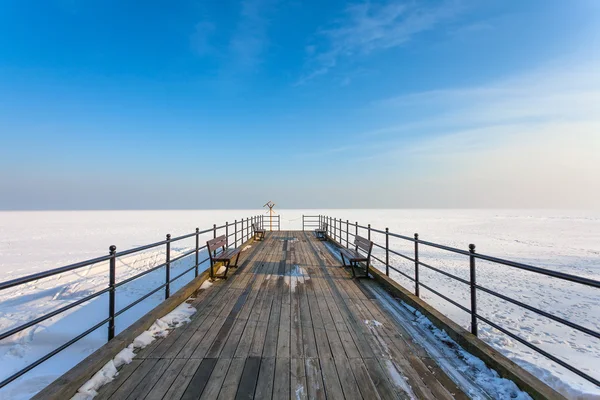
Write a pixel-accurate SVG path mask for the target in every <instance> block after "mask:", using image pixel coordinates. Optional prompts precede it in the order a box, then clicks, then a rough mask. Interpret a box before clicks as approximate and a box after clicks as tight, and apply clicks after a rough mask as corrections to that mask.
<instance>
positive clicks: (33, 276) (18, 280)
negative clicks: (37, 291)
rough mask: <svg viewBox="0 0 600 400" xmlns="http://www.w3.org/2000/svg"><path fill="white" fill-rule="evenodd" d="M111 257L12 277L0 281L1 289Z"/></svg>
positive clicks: (107, 256) (108, 256)
mask: <svg viewBox="0 0 600 400" xmlns="http://www.w3.org/2000/svg"><path fill="white" fill-rule="evenodd" d="M110 257H111V256H110V255H106V256H102V257H97V258H92V259H90V260H86V261H81V262H78V263H75V264H70V265H66V266H64V267H60V268H55V269H51V270H48V271H44V272H38V273H36V274H31V275H26V276H23V277H21V278H16V279H12V280H10V281H6V282H2V283H0V290H4V289H9V288H11V287H13V286H19V285H23V284H25V283H29V282H32V281H37V280H38V279H43V278H48V277H50V276H53V275H58V274H62V273H64V272H69V271H72V270H74V269H79V268H82V267H87V266H88V265H93V264H97V263H99V262H104V261H108V260H109V259H110Z"/></svg>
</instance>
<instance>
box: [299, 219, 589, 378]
mask: <svg viewBox="0 0 600 400" xmlns="http://www.w3.org/2000/svg"><path fill="white" fill-rule="evenodd" d="M317 217H318V223H317V224H318V227H322V228H323V227H325V223H327V230H328V237H329V239H331V240H332V241H334V242H336V243H337V244H338V245H340V246H342V247H343V246H346V247H350V246H352V245H353V244H352V240H351V239H350V237H352V238H353V237H355V236H357V235H359V233H360V234H361V236H363V237H366V238H368V239H369V240H371V241H373V246H374V247H376V248H379V249H380V250H381V252H384V254H385V259H383V260H382V259H381V258H380V257H377V256H376V255H373V254H372V255H371V257H372V258H374V259H375V260H377V261H378V262H379V263H381V264H382V265H383V266H385V274H386V275H387V276H388V277H389V275H390V270H393V271H395V272H397V273H398V274H400V275H401V276H403V277H404V278H406V279H408V280H409V281H412V282H413V283H414V294H415V295H416V296H418V297H419V296H420V290H419V289H420V287H423V288H425V289H427V290H429V291H430V292H431V293H433V294H435V295H436V296H438V297H440V298H442V299H443V300H445V301H447V302H449V303H450V304H452V305H454V306H456V307H458V308H459V309H460V310H462V311H464V312H466V313H468V314H469V315H470V318H471V323H470V329H471V333H473V334H474V335H475V336H477V333H478V327H477V324H478V321H481V322H484V323H486V324H488V325H490V326H491V327H493V328H495V329H497V330H498V331H500V332H502V333H503V334H505V335H507V336H509V337H510V338H512V339H514V340H516V341H517V342H519V343H521V344H523V345H525V346H527V347H529V348H530V349H532V350H534V351H536V352H538V353H540V354H542V355H543V356H545V357H547V358H548V359H550V360H552V361H554V362H555V363H557V364H559V365H560V366H562V367H564V368H566V369H568V370H569V371H571V372H573V373H575V374H577V375H579V376H580V377H582V378H584V379H586V380H588V381H589V382H592V383H594V384H595V385H597V386H600V380H599V379H598V378H595V377H593V376H591V375H589V374H587V373H585V372H583V371H582V370H580V369H578V368H577V367H575V366H573V365H571V364H569V363H567V362H565V361H563V360H561V359H560V358H558V357H556V356H554V355H552V354H550V353H549V352H547V351H545V350H543V349H541V348H540V347H538V346H536V345H535V344H533V343H531V342H529V341H528V340H526V339H524V338H522V337H521V336H519V335H517V334H515V333H513V332H511V331H510V330H508V329H507V328H506V327H504V326H501V325H499V324H497V323H495V322H493V321H491V320H490V319H489V318H486V317H485V316H483V315H481V314H480V313H479V312H478V310H477V294H478V293H479V292H483V293H486V294H488V295H491V296H494V297H496V298H499V299H501V300H503V301H506V302H509V303H511V304H514V305H516V306H519V307H521V308H524V309H526V310H528V311H531V312H534V313H536V314H538V315H541V316H543V317H545V318H548V319H550V320H552V321H554V322H557V323H558V324H561V325H564V326H567V327H569V328H572V329H574V330H576V331H579V332H582V333H584V334H586V335H590V336H592V337H594V338H596V339H600V332H598V331H595V330H593V329H590V328H587V327H585V326H582V325H579V324H577V323H574V322H571V321H568V320H566V319H564V318H561V317H559V316H557V315H554V314H552V313H549V312H547V311H543V310H540V309H538V308H537V307H533V306H531V305H529V304H525V303H523V302H521V301H519V300H517V299H514V298H512V297H510V296H508V295H506V294H502V293H498V292H497V291H495V290H492V289H490V288H487V287H485V286H482V285H481V284H480V283H478V282H477V266H476V260H478V259H479V260H484V261H487V262H490V263H494V264H500V265H504V266H508V267H512V268H516V269H519V270H524V271H529V272H533V273H536V274H540V275H544V276H549V277H553V278H557V279H560V280H563V281H568V282H573V283H577V284H580V285H585V286H588V287H592V288H596V289H599V288H600V281H597V280H593V279H589V278H585V277H581V276H576V275H571V274H566V273H562V272H558V271H552V270H548V269H544V268H540V267H535V266H532V265H527V264H522V263H518V262H514V261H510V260H505V259H501V258H497V257H491V256H487V255H484V254H480V253H476V252H475V245H474V244H470V245H469V248H468V250H462V249H457V248H454V247H449V246H444V245H441V244H437V243H433V242H428V241H425V240H421V239H419V235H418V234H417V233H415V234H414V236H413V237H409V236H404V235H399V234H396V233H392V232H390V231H389V229H388V228H385V230H381V229H375V228H372V227H371V225H370V224H369V225H366V226H364V225H360V224H359V223H358V222H354V223H350V221H349V220H342V219H339V218H332V217H329V216H325V215H319V216H317ZM314 219H315V216H306V217H305V218H303V226H302V229H303V230H304V229H305V228H309V227H311V228H312V227H313V226H314ZM309 221H310V222H309ZM315 228H316V227H315ZM351 230H352V231H354V232H350V231H351ZM373 233H376V234H380V235H385V244H381V243H377V242H376V241H375V240H373V239H372V234H373ZM390 238H396V239H401V240H404V241H407V242H413V243H414V253H413V254H411V256H412V257H411V256H408V255H406V254H402V253H401V252H399V251H396V250H393V249H391V248H390ZM420 246H427V247H431V248H435V249H438V250H442V251H445V252H450V253H453V254H458V255H461V256H465V257H467V258H468V260H469V261H468V268H469V270H468V272H469V278H468V279H464V278H461V277H459V276H456V275H454V274H451V273H449V272H446V271H443V270H441V269H440V268H436V267H434V266H432V265H429V264H427V263H424V262H422V261H421V260H420V259H419V250H420ZM390 253H391V254H394V255H397V256H398V257H400V258H402V259H404V260H407V261H409V262H411V264H412V265H414V273H413V275H412V276H411V275H409V274H407V273H405V272H403V271H401V270H399V269H397V268H395V267H394V266H392V265H390V261H389V259H390V258H389V256H390ZM420 267H424V268H426V269H428V270H431V271H434V272H436V273H438V274H441V275H443V276H445V277H448V278H450V279H452V280H455V281H457V282H460V283H462V284H464V285H467V286H468V288H469V293H470V294H469V297H470V307H465V306H463V305H462V304H460V303H458V302H457V301H455V300H453V299H451V298H450V297H448V296H449V295H446V294H444V293H441V292H440V291H438V290H436V289H434V288H432V287H431V286H430V285H429V284H426V283H424V282H423V281H422V279H421V278H420V277H419V270H420ZM599 294H600V292H599Z"/></svg>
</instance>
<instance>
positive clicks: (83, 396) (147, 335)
mask: <svg viewBox="0 0 600 400" xmlns="http://www.w3.org/2000/svg"><path fill="white" fill-rule="evenodd" d="M195 312H196V309H195V308H194V307H192V306H191V305H189V304H188V303H182V304H180V305H179V306H178V307H177V308H175V309H174V310H173V311H171V312H170V313H169V314H167V315H165V316H164V317H162V318H159V319H157V320H156V321H155V322H154V324H152V326H151V327H150V328H149V329H148V330H146V331H144V332H142V334H141V335H139V336H138V337H136V338H135V339H134V340H133V343H131V344H130V345H129V346H127V347H126V348H125V349H123V350H121V352H119V354H117V355H116V356H115V357H114V358H113V359H112V360H110V361H109V362H107V363H106V364H105V365H104V367H102V369H100V371H98V372H97V373H96V374H95V375H94V376H93V377H92V378H91V379H90V380H89V381H87V382H86V383H84V384H83V385H82V386H81V387H80V388H79V390H78V391H77V393H76V394H75V396H73V397H72V398H71V400H91V399H93V398H94V397H95V396H97V395H98V390H99V389H100V388H101V387H102V386H104V385H106V384H107V383H110V382H112V381H113V379H115V377H116V376H117V375H118V371H117V368H119V367H121V366H123V365H125V364H129V363H131V362H132V361H133V358H134V357H135V350H141V349H143V348H145V347H147V346H149V345H150V344H152V342H154V341H155V340H156V339H158V338H164V337H166V336H167V335H168V334H169V333H170V332H171V330H173V329H175V328H177V327H179V326H181V325H183V324H185V323H188V322H190V317H191V316H192V315H193V314H194V313H195Z"/></svg>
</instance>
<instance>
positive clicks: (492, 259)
mask: <svg viewBox="0 0 600 400" xmlns="http://www.w3.org/2000/svg"><path fill="white" fill-rule="evenodd" d="M358 227H359V228H364V229H368V228H367V227H365V226H362V225H358ZM371 232H377V233H382V234H385V233H386V232H385V231H381V230H378V229H375V228H371ZM388 234H389V235H390V236H393V237H397V238H400V239H404V240H408V241H410V242H415V239H414V238H411V237H408V236H403V235H398V234H396V233H392V232H388ZM417 242H418V243H419V244H423V245H426V246H430V247H435V248H438V249H440V250H446V251H450V252H453V253H457V254H461V255H464V256H467V257H470V256H474V257H475V258H478V259H480V260H485V261H490V262H493V263H497V264H503V265H507V266H509V267H514V268H518V269H523V270H527V271H530V272H535V273H538V274H542V275H546V276H551V277H554V278H559V279H564V280H567V281H570V282H575V283H580V284H582V285H587V286H592V287H595V288H600V281H597V280H594V279H589V278H584V277H581V276H577V275H571V274H566V273H564V272H558V271H552V270H549V269H546V268H540V267H535V266H533V265H528V264H523V263H518V262H515V261H510V260H505V259H502V258H498V257H492V256H488V255H485V254H481V253H473V254H471V252H469V251H466V250H461V249H457V248H455V247H450V246H444V245H441V244H437V243H433V242H428V241H426V240H417ZM374 244H377V243H375V242H374ZM378 246H379V247H381V248H384V247H382V246H381V245H378Z"/></svg>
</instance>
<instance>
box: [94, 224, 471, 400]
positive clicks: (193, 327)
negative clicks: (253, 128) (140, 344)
mask: <svg viewBox="0 0 600 400" xmlns="http://www.w3.org/2000/svg"><path fill="white" fill-rule="evenodd" d="M192 304H193V305H194V306H195V307H196V308H197V310H198V312H197V313H196V314H195V315H194V316H193V318H192V322H191V323H189V324H187V325H185V326H183V327H180V328H177V329H175V330H174V331H172V332H171V333H170V335H169V336H167V337H166V338H165V339H161V340H157V341H155V342H154V343H153V344H152V345H151V346H149V347H148V348H146V349H144V350H143V351H141V352H140V353H139V354H137V356H136V358H135V360H134V361H133V362H132V363H131V364H129V365H126V366H125V367H123V369H122V370H121V371H120V373H119V375H118V377H117V378H116V379H115V381H113V382H111V383H110V384H108V385H106V386H104V387H103V388H102V389H101V390H100V393H99V396H98V397H96V398H97V399H109V398H110V399H141V398H146V399H197V398H202V399H217V398H218V399H232V398H244V399H245V398H248V399H250V398H256V399H269V398H276V399H289V398H298V399H304V398H310V399H313V398H316V399H325V398H328V399H343V398H347V399H361V398H364V399H377V398H381V399H396V398H400V399H405V398H409V397H414V396H416V397H417V398H422V399H446V398H458V399H460V398H467V396H466V395H465V394H464V393H462V392H461V390H460V389H459V388H458V387H457V386H456V385H455V384H454V383H453V382H452V381H451V380H450V379H449V378H448V377H447V376H446V374H445V373H444V372H443V371H442V370H441V369H440V368H439V367H438V366H437V364H436V363H435V361H434V360H432V359H431V358H429V357H428V356H427V353H426V352H425V351H424V349H423V348H421V347H420V345H419V344H417V343H416V342H414V341H413V340H412V339H411V338H410V336H409V335H408V333H407V332H406V331H405V330H404V329H403V327H402V326H400V324H399V323H398V322H397V321H395V320H394V318H393V317H392V316H391V315H389V313H388V312H387V311H386V310H385V309H384V308H383V307H381V305H380V304H379V303H378V301H377V300H376V299H374V297H373V296H372V295H370V294H369V291H368V290H366V289H365V283H364V281H359V280H355V279H352V278H351V275H350V273H349V271H347V270H345V269H343V268H341V267H340V262H339V261H338V260H337V259H336V258H335V257H334V256H333V255H332V254H331V253H330V252H329V251H328V250H327V249H326V247H325V244H324V243H323V242H321V241H319V240H317V239H316V238H315V237H314V234H313V233H312V232H306V233H305V232H298V231H293V232H283V231H282V232H272V233H268V234H267V237H266V240H264V241H262V242H254V243H253V244H252V247H251V248H250V249H248V250H247V251H244V252H243V253H242V258H241V259H240V267H239V268H238V269H237V271H235V273H234V274H232V275H231V276H230V277H229V279H227V280H224V281H223V280H221V281H217V282H215V283H214V285H213V286H211V287H210V288H208V289H205V290H202V291H200V293H199V294H198V296H197V298H196V299H195V300H194V301H193V303H192ZM373 321H377V322H373ZM380 324H381V325H380ZM403 377H406V379H405V378H403ZM409 392H412V393H413V394H414V395H413V396H411V395H410V394H409Z"/></svg>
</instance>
